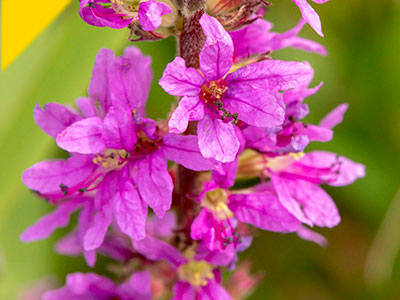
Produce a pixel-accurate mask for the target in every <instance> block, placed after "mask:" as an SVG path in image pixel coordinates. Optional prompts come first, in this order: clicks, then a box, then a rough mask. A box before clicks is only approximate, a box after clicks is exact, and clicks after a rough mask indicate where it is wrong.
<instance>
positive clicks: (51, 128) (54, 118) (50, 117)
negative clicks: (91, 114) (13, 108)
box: [33, 103, 82, 138]
mask: <svg viewBox="0 0 400 300" xmlns="http://www.w3.org/2000/svg"><path fill="white" fill-rule="evenodd" d="M33 118H34V119H35V122H36V124H37V125H38V126H39V127H40V128H41V129H42V130H43V131H44V132H46V133H47V134H48V135H50V136H51V137H53V138H55V137H56V136H57V134H58V133H60V132H61V131H63V130H64V129H65V128H67V127H68V126H70V125H71V124H73V123H75V122H77V121H79V120H82V117H81V116H80V115H78V113H77V112H75V111H74V110H72V109H71V108H68V107H66V106H64V105H61V104H58V103H47V104H45V105H44V107H43V109H42V108H41V107H40V105H39V104H36V106H35V109H34V110H33Z"/></svg>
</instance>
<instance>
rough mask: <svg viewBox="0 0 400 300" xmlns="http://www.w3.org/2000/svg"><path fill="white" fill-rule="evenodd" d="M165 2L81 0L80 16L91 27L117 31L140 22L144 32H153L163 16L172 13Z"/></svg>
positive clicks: (152, 0)
mask: <svg viewBox="0 0 400 300" xmlns="http://www.w3.org/2000/svg"><path fill="white" fill-rule="evenodd" d="M164 2H167V1H155V0H148V1H132V0H80V1H79V15H80V16H81V18H82V19H83V20H84V21H85V22H86V23H88V24H90V25H94V26H99V27H104V26H107V27H111V28H117V29H120V28H125V27H128V25H129V24H131V23H132V22H135V21H136V20H138V21H139V24H140V26H141V28H142V29H143V30H144V31H152V30H155V29H157V28H158V27H159V26H160V25H161V22H162V20H161V17H162V16H163V15H166V14H171V13H172V9H171V7H170V6H168V5H167V4H165V3H164ZM168 3H169V1H168ZM171 6H172V4H171Z"/></svg>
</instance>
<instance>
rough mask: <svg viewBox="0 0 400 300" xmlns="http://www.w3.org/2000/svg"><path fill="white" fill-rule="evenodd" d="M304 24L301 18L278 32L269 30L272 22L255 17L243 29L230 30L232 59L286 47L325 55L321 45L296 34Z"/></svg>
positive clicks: (237, 59) (244, 57)
mask: <svg viewBox="0 0 400 300" xmlns="http://www.w3.org/2000/svg"><path fill="white" fill-rule="evenodd" d="M304 24H305V22H304V20H303V19H301V20H300V21H299V23H298V24H297V25H296V26H295V27H294V28H293V29H291V30H289V31H286V32H284V33H281V34H279V33H276V32H271V29H272V27H273V25H272V23H270V22H268V21H266V20H263V19H257V20H256V21H254V22H253V23H251V24H250V25H248V26H246V27H244V28H243V29H240V30H237V31H233V32H230V33H229V34H230V36H231V37H232V40H233V45H234V48H235V52H234V57H235V58H234V60H235V61H239V60H241V59H246V58H248V57H250V56H252V55H255V54H258V55H261V54H265V53H269V52H272V51H277V50H280V49H283V48H286V47H292V48H297V49H301V50H304V51H307V52H315V53H318V54H321V55H326V54H327V52H326V49H325V48H324V47H323V46H322V45H320V44H318V43H316V42H314V41H311V40H307V39H304V38H301V37H298V36H297V34H298V33H299V32H300V30H301V29H302V28H303V26H304Z"/></svg>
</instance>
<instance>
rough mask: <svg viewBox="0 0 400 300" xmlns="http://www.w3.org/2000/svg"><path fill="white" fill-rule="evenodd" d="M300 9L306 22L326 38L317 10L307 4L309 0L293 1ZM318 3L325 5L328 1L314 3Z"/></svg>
mask: <svg viewBox="0 0 400 300" xmlns="http://www.w3.org/2000/svg"><path fill="white" fill-rule="evenodd" d="M292 1H293V2H294V3H296V5H297V6H298V7H299V9H300V11H301V14H302V16H303V18H304V20H305V21H306V22H307V23H308V24H310V26H311V27H312V29H314V30H315V32H316V33H318V34H319V35H320V36H324V34H323V33H322V30H321V20H320V18H319V16H318V14H317V13H316V12H315V10H314V9H313V8H312V7H311V5H310V4H309V3H308V2H307V0H292ZM314 2H316V3H324V2H326V1H314Z"/></svg>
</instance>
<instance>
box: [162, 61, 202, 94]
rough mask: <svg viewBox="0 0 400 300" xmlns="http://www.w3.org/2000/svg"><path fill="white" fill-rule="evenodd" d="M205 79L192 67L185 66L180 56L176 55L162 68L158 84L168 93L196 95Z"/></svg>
mask: <svg viewBox="0 0 400 300" xmlns="http://www.w3.org/2000/svg"><path fill="white" fill-rule="evenodd" d="M204 82H205V80H204V78H203V76H201V75H200V73H199V72H198V71H197V70H196V69H194V68H187V67H186V65H185V60H184V59H183V58H182V57H176V58H175V59H174V60H173V61H172V62H170V63H169V64H168V65H167V67H166V68H165V70H164V73H163V76H162V77H161V79H160V81H159V84H160V85H161V87H162V88H163V89H164V90H165V91H166V92H167V93H168V94H170V95H174V96H198V95H199V93H200V90H201V86H202V85H203V84H204Z"/></svg>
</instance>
